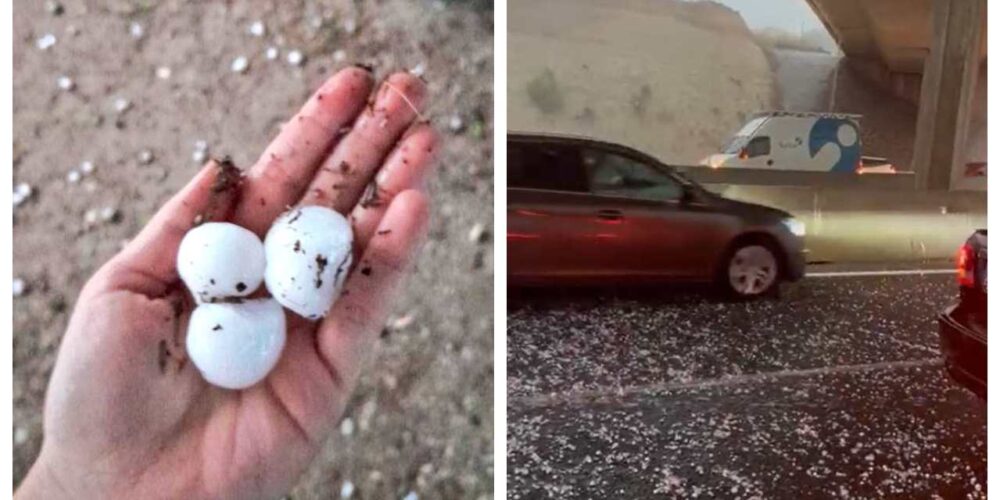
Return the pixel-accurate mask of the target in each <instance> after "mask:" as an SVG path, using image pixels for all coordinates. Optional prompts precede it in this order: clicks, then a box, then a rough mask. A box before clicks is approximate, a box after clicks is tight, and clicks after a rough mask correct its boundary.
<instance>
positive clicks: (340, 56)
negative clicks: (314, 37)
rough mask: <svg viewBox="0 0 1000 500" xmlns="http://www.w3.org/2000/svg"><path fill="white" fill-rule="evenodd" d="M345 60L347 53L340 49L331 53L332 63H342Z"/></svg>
mask: <svg viewBox="0 0 1000 500" xmlns="http://www.w3.org/2000/svg"><path fill="white" fill-rule="evenodd" d="M345 59H347V52H344V51H343V50H342V49H337V51H336V52H334V53H333V61H334V62H338V63H341V62H344V60H345Z"/></svg>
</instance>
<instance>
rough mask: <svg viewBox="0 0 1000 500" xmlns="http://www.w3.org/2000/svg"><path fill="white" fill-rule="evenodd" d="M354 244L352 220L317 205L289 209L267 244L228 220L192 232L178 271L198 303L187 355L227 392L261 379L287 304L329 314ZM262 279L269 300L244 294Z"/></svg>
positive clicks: (278, 340)
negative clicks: (349, 220) (252, 297)
mask: <svg viewBox="0 0 1000 500" xmlns="http://www.w3.org/2000/svg"><path fill="white" fill-rule="evenodd" d="M352 243H353V233H352V230H351V224H350V223H349V222H348V221H347V219H345V218H344V216H343V215H341V214H339V213H338V212H336V211H334V210H331V209H329V208H325V207H320V206H307V207H301V208H296V209H293V210H291V211H288V212H286V213H284V214H283V215H281V216H280V217H278V219H277V220H276V221H275V222H274V224H273V225H272V226H271V229H270V230H269V231H268V233H267V236H266V237H265V239H264V242H263V243H261V241H260V238H258V237H257V235H256V234H254V233H252V232H250V231H249V230H247V229H244V228H242V227H240V226H237V225H236V224H231V223H228V222H210V223H205V224H202V225H200V226H198V227H195V228H194V229H192V230H190V231H188V233H187V234H186V235H185V236H184V240H183V241H182V242H181V246H180V249H179V251H178V254H177V272H178V274H180V277H181V279H182V280H183V281H184V283H185V285H187V287H188V289H189V290H191V294H192V295H194V297H195V301H196V302H197V303H198V306H197V307H196V308H195V310H194V312H193V313H192V314H191V319H190V321H189V323H188V335H187V352H188V355H189V356H190V358H191V361H192V362H193V363H194V365H195V366H196V367H198V370H199V371H200V372H201V374H202V376H203V377H204V378H205V380H206V381H208V382H209V383H211V384H213V385H216V386H219V387H224V388H227V389H244V388H247V387H250V386H252V385H254V384H256V383H257V382H260V381H261V380H263V379H264V377H266V376H267V374H268V373H269V372H270V371H271V369H273V368H274V366H275V365H276V364H277V362H278V359H279V358H280V357H281V350H282V348H284V345H285V315H284V311H283V310H282V306H284V307H285V308H288V309H289V310H291V311H292V312H294V313H296V314H298V315H300V316H302V317H304V318H306V319H309V320H315V319H319V318H321V317H323V316H325V315H326V312H327V311H328V310H329V309H330V306H331V305H333V302H334V301H335V300H336V298H337V296H338V295H339V292H340V289H341V287H342V286H343V284H344V280H345V278H346V277H347V271H348V269H349V268H350V265H351V257H352V255H351V252H352ZM262 282H263V283H264V284H265V285H266V287H267V290H268V292H270V294H271V297H270V298H260V299H246V298H245V297H248V296H249V295H251V294H252V293H254V292H255V291H256V290H257V289H258V288H259V287H260V284H261V283H262Z"/></svg>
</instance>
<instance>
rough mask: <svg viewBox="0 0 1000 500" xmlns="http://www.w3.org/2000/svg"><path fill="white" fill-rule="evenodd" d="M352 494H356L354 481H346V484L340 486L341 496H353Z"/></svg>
mask: <svg viewBox="0 0 1000 500" xmlns="http://www.w3.org/2000/svg"><path fill="white" fill-rule="evenodd" d="M352 495H354V483H352V482H350V481H344V485H343V486H341V487H340V498H351V496H352Z"/></svg>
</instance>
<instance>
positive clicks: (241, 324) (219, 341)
mask: <svg viewBox="0 0 1000 500" xmlns="http://www.w3.org/2000/svg"><path fill="white" fill-rule="evenodd" d="M284 346H285V312H284V310H282V309H281V305H280V304H278V303H277V302H275V301H274V299H257V300H247V301H244V302H238V303H230V302H220V303H215V304H201V305H199V306H198V307H196V308H195V310H194V312H193V313H191V319H190V321H189V322H188V335H187V353H188V356H189V357H190V358H191V361H192V362H193V363H194V365H195V366H196V367H197V368H198V371H200V372H201V375H202V377H204V378H205V380H206V381H208V382H209V383H211V384H213V385H216V386H219V387H223V388H226V389H245V388H247V387H250V386H252V385H254V384H256V383H257V382H260V381H261V380H263V379H264V377H266V376H267V374H268V373H269V372H270V371H271V369H272V368H274V366H275V365H276V364H277V363H278V359H279V358H280V357H281V350H282V349H283V348H284Z"/></svg>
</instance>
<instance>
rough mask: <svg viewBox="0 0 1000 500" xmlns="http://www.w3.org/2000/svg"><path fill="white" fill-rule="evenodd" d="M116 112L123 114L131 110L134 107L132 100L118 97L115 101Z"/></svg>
mask: <svg viewBox="0 0 1000 500" xmlns="http://www.w3.org/2000/svg"><path fill="white" fill-rule="evenodd" d="M113 106H114V108H115V112H117V113H119V114H121V113H124V112H126V111H128V110H129V108H131V107H132V101H129V100H128V99H126V98H124V97H116V98H115V100H114V103H113Z"/></svg>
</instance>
